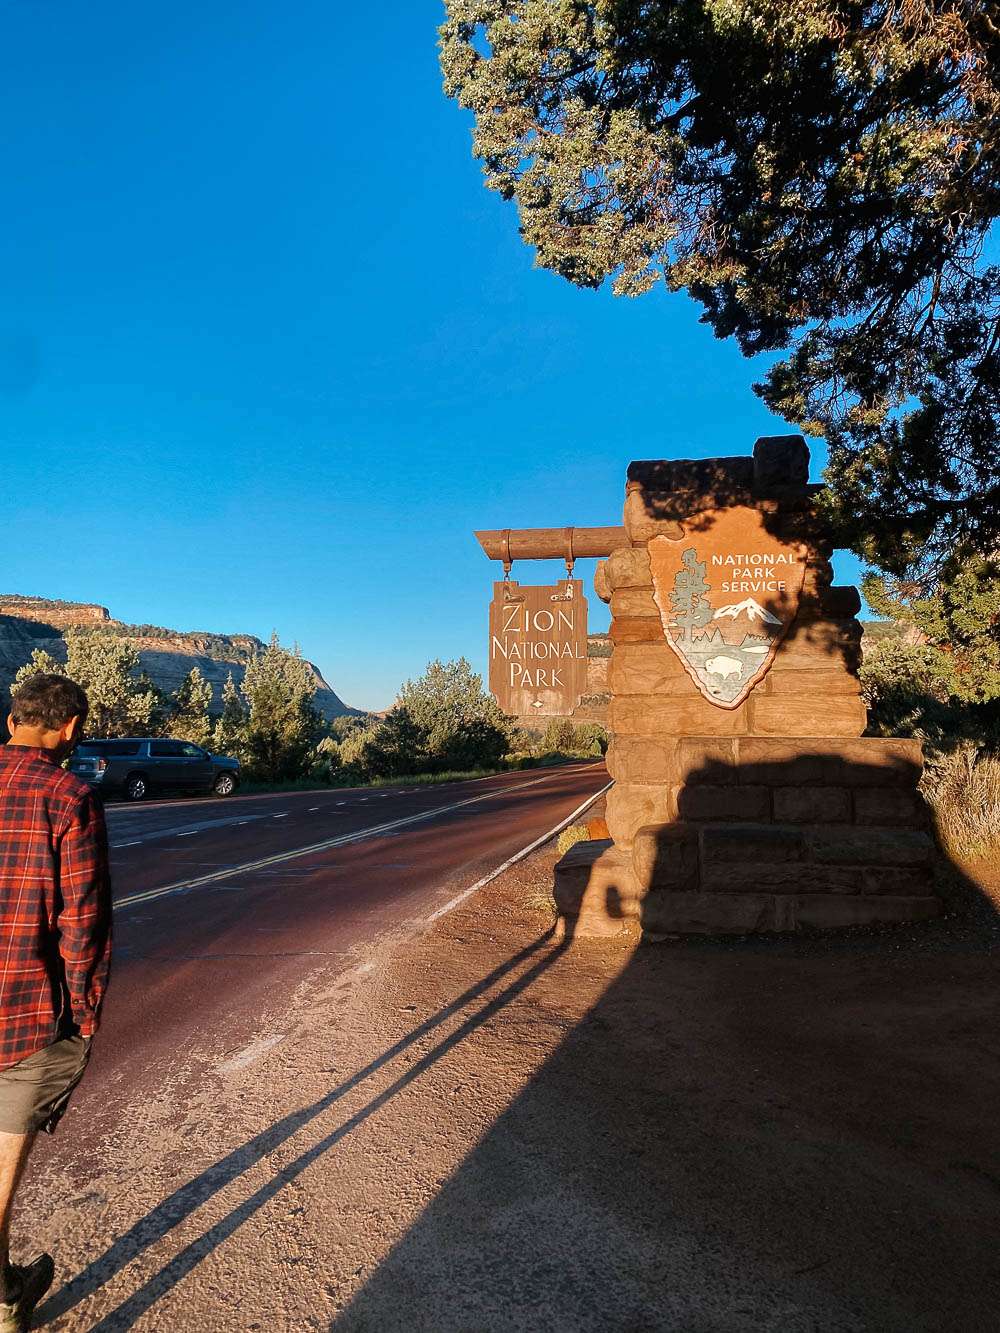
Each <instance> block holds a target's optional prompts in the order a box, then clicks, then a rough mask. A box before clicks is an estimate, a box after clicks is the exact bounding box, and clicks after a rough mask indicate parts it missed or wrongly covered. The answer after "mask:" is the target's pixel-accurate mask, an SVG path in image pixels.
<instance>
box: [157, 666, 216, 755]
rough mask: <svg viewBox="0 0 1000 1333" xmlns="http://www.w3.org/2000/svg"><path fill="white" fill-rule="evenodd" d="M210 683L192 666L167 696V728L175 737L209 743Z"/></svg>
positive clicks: (210, 725)
mask: <svg viewBox="0 0 1000 1333" xmlns="http://www.w3.org/2000/svg"><path fill="white" fill-rule="evenodd" d="M211 704H212V687H211V685H210V684H209V683H208V681H207V680H206V679H205V678H204V676H203V675H202V674H201V671H200V670H199V669H198V667H192V668H191V670H190V671H189V672H188V674H187V675H186V676H185V677H184V679H183V681H181V684H180V685H179V687H178V688H177V689H176V690H175V691H174V693H173V694H172V695H171V698H170V706H171V715H170V720H169V722H168V724H167V729H168V732H169V734H170V735H171V736H173V737H174V738H175V739H176V740H180V741H193V742H194V743H195V745H203V746H208V744H209V742H210V740H211V738H212V719H211V717H210V716H209V708H210V707H211Z"/></svg>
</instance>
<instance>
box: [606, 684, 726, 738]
mask: <svg viewBox="0 0 1000 1333" xmlns="http://www.w3.org/2000/svg"><path fill="white" fill-rule="evenodd" d="M609 721H610V727H611V730H612V731H613V732H615V734H616V735H620V736H662V737H672V736H742V735H746V734H747V733H748V732H749V730H750V725H749V722H750V719H749V709H748V704H741V705H740V707H739V708H716V707H715V706H714V705H713V704H710V703H708V702H707V701H706V700H704V699H702V698H701V696H700V695H698V694H695V693H693V692H692V694H691V696H690V697H689V698H684V697H683V696H678V697H677V698H664V697H661V696H657V695H650V696H648V697H645V698H644V697H642V696H640V695H631V696H624V697H621V698H613V699H612V701H611V708H610V710H609Z"/></svg>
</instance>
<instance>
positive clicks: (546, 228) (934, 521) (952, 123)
mask: <svg viewBox="0 0 1000 1333" xmlns="http://www.w3.org/2000/svg"><path fill="white" fill-rule="evenodd" d="M445 9H446V21H445V23H444V25H443V26H442V28H441V33H440V36H441V65H442V70H443V73H444V81H445V90H446V92H447V93H448V94H449V95H450V96H452V97H454V98H456V99H457V100H458V101H459V103H460V104H461V105H462V106H463V107H466V108H468V109H469V110H470V111H472V113H473V115H474V117H475V132H474V152H475V154H476V156H477V157H478V158H479V159H480V160H481V162H482V164H483V169H484V173H485V176H486V182H487V185H488V186H489V187H490V188H491V189H494V190H496V191H497V192H498V193H499V194H500V195H501V196H502V197H503V198H504V199H508V200H513V201H514V202H515V203H516V205H517V208H518V213H519V217H520V224H521V234H522V236H523V238H524V240H525V241H526V242H527V243H528V244H529V245H531V246H533V247H534V248H535V253H536V256H537V262H538V263H539V265H541V266H542V267H545V268H547V269H550V270H551V271H553V272H555V273H558V274H561V275H562V276H563V277H565V278H567V279H568V280H569V281H571V282H574V283H576V284H577V285H579V286H582V287H598V286H600V285H601V284H602V283H604V282H605V281H606V280H609V279H610V280H611V281H612V282H613V284H614V289H615V291H616V292H617V293H619V294H625V295H630V296H635V295H639V294H640V293H643V292H645V291H647V290H648V289H649V288H650V287H651V286H653V285H654V283H656V282H657V281H658V280H661V279H662V280H664V281H665V282H666V283H667V284H668V285H669V286H671V287H673V288H686V289H687V291H688V292H689V293H690V294H691V295H692V296H693V297H694V298H695V299H696V300H697V301H698V302H699V303H700V304H701V305H702V307H703V310H704V315H703V318H704V320H705V321H707V322H708V323H709V324H710V325H711V326H712V328H713V329H714V331H715V333H716V334H717V335H718V336H719V337H729V336H733V337H735V338H736V339H737V340H738V342H739V344H740V347H741V349H742V350H743V352H744V353H745V354H747V355H754V354H756V353H760V352H772V351H776V350H785V351H786V352H787V353H788V355H787V356H786V358H785V359H784V360H782V361H780V362H778V363H777V364H775V365H773V367H772V369H771V370H770V371H769V373H768V374H767V376H766V378H765V380H764V382H763V383H762V384H760V385H758V386H757V390H758V392H759V393H760V394H761V396H762V397H763V398H764V400H765V402H766V403H767V404H768V405H769V407H770V408H771V409H772V410H773V411H774V412H775V413H776V414H777V415H779V416H782V417H784V418H785V419H786V420H789V421H794V422H797V423H799V424H800V425H801V427H802V428H803V429H804V430H805V431H807V432H809V433H812V434H818V435H825V436H826V438H827V441H828V444H829V449H830V466H829V470H828V474H827V476H828V480H829V481H830V483H831V488H832V490H831V496H830V499H829V505H828V507H829V511H830V516H831V517H832V518H833V519H834V520H835V521H836V522H837V523H838V524H839V525H840V528H841V533H842V537H841V541H842V543H845V544H850V545H853V546H854V548H855V549H856V550H859V551H861V552H862V554H863V555H865V557H866V558H868V559H869V560H870V561H871V562H872V563H875V564H877V565H879V566H880V567H882V568H885V569H891V570H894V571H896V572H902V571H903V570H904V569H905V568H907V567H911V566H913V567H917V566H934V565H936V564H938V563H939V562H940V560H941V559H942V558H943V556H944V555H945V554H946V553H947V552H948V551H949V550H952V549H967V548H975V549H979V550H980V551H986V552H988V551H989V550H990V549H991V548H992V543H993V541H994V538H995V533H996V531H997V527H998V520H1000V463H998V457H997V452H996V447H995V446H996V438H997V423H998V416H1000V323H998V314H1000V268H998V267H996V266H993V265H990V264H988V263H987V262H986V261H985V260H984V258H983V256H984V240H985V238H986V237H987V234H988V232H989V230H990V228H991V227H992V225H993V223H994V221H995V219H996V218H997V215H998V213H1000V189H998V186H997V168H996V163H997V154H998V149H1000V74H998V71H1000V36H998V28H997V24H996V15H995V7H993V6H990V5H981V4H967V3H962V4H959V3H939V2H938V0H905V2H904V0H899V2H893V3H889V4H884V3H882V0H858V3H857V4H854V5H850V6H848V5H844V4H841V3H834V0H672V2H671V3H669V4H649V3H647V2H646V0H446V6H445Z"/></svg>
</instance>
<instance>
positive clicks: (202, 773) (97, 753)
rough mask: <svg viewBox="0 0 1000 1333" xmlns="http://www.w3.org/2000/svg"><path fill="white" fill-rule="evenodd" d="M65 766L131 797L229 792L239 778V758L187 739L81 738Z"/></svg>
mask: <svg viewBox="0 0 1000 1333" xmlns="http://www.w3.org/2000/svg"><path fill="white" fill-rule="evenodd" d="M69 769H70V772H71V773H75V774H76V775H77V777H78V778H83V780H84V782H89V783H90V785H91V786H92V787H98V788H100V790H101V791H114V792H121V793H122V795H124V796H125V797H126V798H127V799H128V800H130V801H141V800H143V798H144V797H146V796H152V795H154V794H155V793H159V792H167V791H175V792H179V791H197V792H210V791H212V792H215V794H216V796H231V795H232V794H233V792H234V791H235V790H236V788H237V787H238V786H239V781H240V764H239V760H238V759H230V758H229V757H228V756H227V755H224V754H209V752H208V751H207V750H203V749H202V748H201V746H200V745H193V744H192V743H191V741H168V740H153V739H138V740H136V739H123V740H113V741H81V742H80V744H79V745H78V746H77V747H76V750H75V751H74V753H73V755H72V756H71V758H70V761H69Z"/></svg>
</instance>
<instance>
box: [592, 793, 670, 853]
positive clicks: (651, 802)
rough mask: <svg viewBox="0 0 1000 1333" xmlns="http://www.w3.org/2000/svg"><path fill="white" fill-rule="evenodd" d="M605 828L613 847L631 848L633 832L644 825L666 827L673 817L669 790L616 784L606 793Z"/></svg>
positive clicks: (634, 833)
mask: <svg viewBox="0 0 1000 1333" xmlns="http://www.w3.org/2000/svg"><path fill="white" fill-rule="evenodd" d="M606 809H607V814H606V818H607V821H608V829H609V831H610V833H611V836H612V838H614V840H615V845H616V846H618V847H625V848H631V846H632V842H633V840H634V838H635V835H636V833H637V832H638V831H639V829H641V828H642V827H643V825H645V824H667V823H670V821H671V820H673V819H675V818H676V817H677V807H676V805H675V804H674V793H673V789H672V788H671V787H659V786H646V785H644V784H640V783H634V782H616V783H615V785H614V786H613V787H612V788H611V790H610V791H609V792H608V800H607V807H606Z"/></svg>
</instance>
